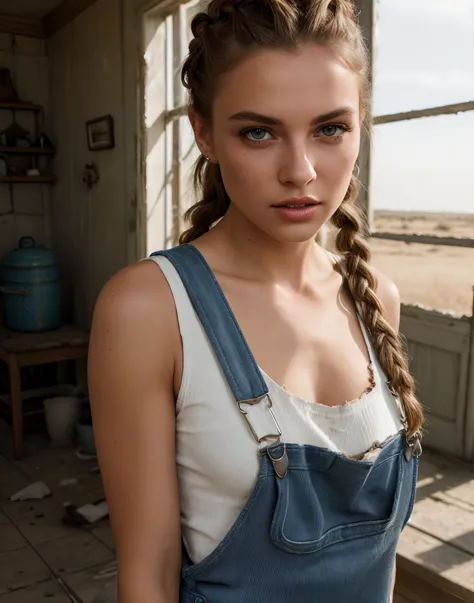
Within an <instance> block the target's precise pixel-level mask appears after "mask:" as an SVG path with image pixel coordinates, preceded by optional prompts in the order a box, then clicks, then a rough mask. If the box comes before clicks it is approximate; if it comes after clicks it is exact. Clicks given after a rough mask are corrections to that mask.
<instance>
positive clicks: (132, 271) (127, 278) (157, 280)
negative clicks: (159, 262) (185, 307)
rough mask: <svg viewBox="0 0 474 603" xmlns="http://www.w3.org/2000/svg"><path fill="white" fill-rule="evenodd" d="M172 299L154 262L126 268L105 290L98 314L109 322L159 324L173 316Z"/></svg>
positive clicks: (99, 300) (100, 297) (113, 278)
mask: <svg viewBox="0 0 474 603" xmlns="http://www.w3.org/2000/svg"><path fill="white" fill-rule="evenodd" d="M173 308H174V304H173V297H172V294H171V291H170V289H169V286H168V283H167V281H166V279H165V276H164V274H163V273H162V272H161V270H160V269H159V268H158V267H157V266H156V264H155V262H153V261H151V260H150V261H143V262H139V263H137V264H134V265H132V266H127V267H126V268H123V269H122V270H120V271H119V272H118V273H117V274H115V275H114V276H113V277H112V278H111V279H110V280H109V281H108V282H107V283H106V285H105V286H104V288H103V289H102V291H101V293H100V295H99V298H98V300H97V304H96V308H95V314H96V315H100V316H101V317H103V318H104V319H106V320H107V321H114V320H119V321H121V320H126V321H127V323H130V321H132V322H134V323H141V322H149V321H152V322H155V323H156V322H160V321H162V319H163V318H169V316H170V314H172V313H173Z"/></svg>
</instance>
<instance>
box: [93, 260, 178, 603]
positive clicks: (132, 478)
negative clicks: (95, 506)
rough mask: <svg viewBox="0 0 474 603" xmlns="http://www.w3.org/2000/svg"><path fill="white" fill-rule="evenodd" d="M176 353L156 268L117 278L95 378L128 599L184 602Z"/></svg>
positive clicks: (100, 322) (98, 319) (100, 317)
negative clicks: (160, 597)
mask: <svg viewBox="0 0 474 603" xmlns="http://www.w3.org/2000/svg"><path fill="white" fill-rule="evenodd" d="M177 345H179V331H178V326H177V320H176V314H175V309H174V303H173V299H172V295H171V292H170V290H169V288H168V286H167V283H166V281H165V279H164V277H163V275H162V273H161V272H160V271H159V270H158V269H157V267H156V266H155V265H152V263H151V262H142V263H140V264H138V265H135V266H132V267H129V268H126V269H125V270H123V271H122V272H120V273H119V274H117V275H116V276H115V277H113V278H112V280H111V281H110V282H109V283H108V284H107V285H106V287H105V288H104V290H103V291H102V293H101V295H100V296H99V299H98V302H97V304H96V308H95V312H94V319H93V326H92V333H91V342H90V352H89V363H88V379H89V392H90V399H91V407H92V414H93V421H94V432H95V438H96V443H97V451H98V456H99V461H100V467H101V472H102V476H103V480H104V486H105V490H106V494H107V501H108V505H109V509H110V517H111V521H112V526H113V532H114V538H115V544H116V549H117V559H118V566H119V591H120V589H122V597H123V600H130V601H138V600H147V599H150V598H151V596H152V594H151V593H152V592H153V593H154V594H155V596H156V594H157V593H158V592H159V591H160V590H162V591H163V593H165V592H166V593H168V594H171V596H172V598H173V599H174V600H177V593H178V588H179V571H180V564H181V559H180V554H181V540H180V520H179V499H178V485H177V475H176V461H175V401H174V393H173V392H174V388H173V375H174V369H175V360H176V357H177V356H176V353H175V351H176V346H177ZM155 596H153V598H155ZM121 600H122V598H121V597H120V594H119V601H121Z"/></svg>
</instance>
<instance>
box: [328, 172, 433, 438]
mask: <svg viewBox="0 0 474 603" xmlns="http://www.w3.org/2000/svg"><path fill="white" fill-rule="evenodd" d="M357 189H358V184H357V180H356V179H355V178H353V179H352V181H351V184H350V186H349V190H348V193H347V195H346V198H345V199H344V201H343V203H342V205H341V206H340V207H339V209H338V210H337V212H336V213H335V214H334V216H333V218H332V222H333V224H334V226H336V228H338V229H339V232H338V234H337V236H336V249H337V250H338V251H340V252H341V253H342V254H343V255H344V259H345V268H346V272H347V283H348V287H349V290H350V292H351V295H352V296H353V298H354V299H355V301H356V302H357V304H358V306H359V308H360V311H361V315H362V320H363V323H364V325H365V327H366V328H367V331H368V332H369V334H370V336H371V339H372V342H373V344H374V347H375V349H376V352H377V356H378V359H379V362H380V364H381V366H382V369H383V370H384V372H385V374H386V375H387V377H388V379H389V383H390V388H391V390H392V391H393V392H394V394H395V395H397V396H398V398H399V400H400V402H401V404H402V407H403V410H404V414H405V417H406V428H407V436H408V438H411V437H412V436H414V435H415V434H417V433H419V432H420V430H421V427H422V424H423V411H422V407H421V404H420V403H419V402H418V400H417V399H416V397H415V394H414V389H415V384H414V380H413V378H412V376H411V375H410V373H409V371H408V366H407V360H406V355H405V353H404V346H403V344H402V339H401V337H400V335H399V334H398V333H397V332H396V331H395V330H394V329H393V328H392V327H391V326H390V325H389V323H388V322H387V321H386V320H385V318H384V317H383V314H382V310H383V308H382V304H381V301H380V299H379V298H378V297H377V295H376V293H375V291H376V289H377V281H376V278H375V276H374V274H373V272H372V271H371V270H370V267H369V262H370V259H371V253H370V248H369V246H368V244H367V243H366V242H365V240H364V238H363V237H362V236H361V234H360V233H361V229H362V219H361V217H360V214H359V211H358V209H357V207H356V206H355V204H354V200H355V197H356V195H357Z"/></svg>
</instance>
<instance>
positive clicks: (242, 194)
mask: <svg viewBox="0 0 474 603" xmlns="http://www.w3.org/2000/svg"><path fill="white" fill-rule="evenodd" d="M216 150H217V155H218V157H219V164H220V167H221V173H222V178H223V180H224V184H225V186H226V189H227V193H228V194H229V196H230V197H231V198H232V199H234V201H236V202H237V203H238V202H239V200H240V199H246V198H249V193H253V196H255V193H256V189H258V188H259V187H262V186H265V183H267V185H268V182H269V174H270V172H271V170H272V162H271V161H269V158H268V156H266V153H261V152H256V151H255V149H248V148H247V147H246V146H245V144H243V143H242V141H241V140H240V139H236V140H232V141H227V143H226V144H222V145H220V147H217V145H216Z"/></svg>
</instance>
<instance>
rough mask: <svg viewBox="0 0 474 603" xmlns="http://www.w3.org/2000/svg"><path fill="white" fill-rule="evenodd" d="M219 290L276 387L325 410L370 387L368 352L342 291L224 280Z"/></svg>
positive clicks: (258, 361)
mask: <svg viewBox="0 0 474 603" xmlns="http://www.w3.org/2000/svg"><path fill="white" fill-rule="evenodd" d="M221 284H222V288H223V290H224V293H225V295H226V297H227V299H228V301H229V304H230V305H231V308H232V311H233V312H234V314H235V316H236V319H237V321H238V323H239V325H240V328H241V329H242V331H243V334H244V336H245V338H246V340H247V343H248V344H249V347H250V349H251V351H252V353H253V355H254V357H255V359H256V361H257V364H258V365H259V366H260V368H261V369H262V370H263V371H264V372H265V373H266V374H267V375H268V376H269V377H270V378H271V379H272V380H273V381H275V382H276V383H277V384H278V385H280V386H281V387H283V388H284V389H287V390H288V391H290V392H292V393H293V394H295V395H297V396H299V397H301V398H304V399H306V400H311V401H317V402H319V403H322V404H327V405H329V406H335V405H340V404H343V403H345V402H347V401H352V400H356V399H358V398H359V397H360V396H361V395H362V394H363V393H364V391H366V390H367V389H368V388H369V387H370V385H371V373H370V371H369V365H370V354H369V350H368V346H367V342H366V340H365V338H364V334H363V332H362V329H361V325H360V322H359V319H358V316H357V312H356V308H355V305H354V303H353V301H352V299H351V297H350V295H349V294H348V293H347V291H346V290H345V287H339V288H333V289H331V290H329V291H326V292H325V293H324V295H317V294H316V295H312V294H294V293H289V292H288V291H286V290H285V289H284V288H277V287H264V286H261V285H258V286H254V287H252V286H246V287H245V291H246V294H245V296H243V295H242V294H241V293H239V288H238V286H237V284H236V283H234V282H232V281H226V280H224V282H223V283H221Z"/></svg>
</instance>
